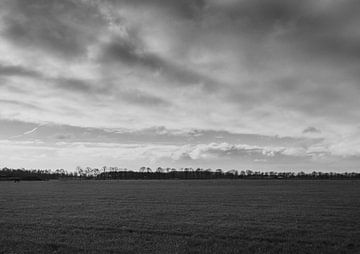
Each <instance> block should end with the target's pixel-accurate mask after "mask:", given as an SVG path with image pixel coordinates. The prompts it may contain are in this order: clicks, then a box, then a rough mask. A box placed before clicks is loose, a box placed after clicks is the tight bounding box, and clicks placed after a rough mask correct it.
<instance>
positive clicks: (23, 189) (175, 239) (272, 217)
mask: <svg viewBox="0 0 360 254" xmlns="http://www.w3.org/2000/svg"><path fill="white" fill-rule="evenodd" d="M0 253H294V254H295V253H360V181H357V180H82V181H81V180H66V181H61V180H53V181H41V182H26V181H21V182H19V183H13V182H0Z"/></svg>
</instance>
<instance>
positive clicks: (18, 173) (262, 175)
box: [0, 166, 360, 181]
mask: <svg viewBox="0 0 360 254" xmlns="http://www.w3.org/2000/svg"><path fill="white" fill-rule="evenodd" d="M52 179H79V180H91V179H92V180H111V179H184V180H185V179H360V173H355V172H351V173H348V172H345V173H336V172H321V171H313V172H310V173H305V172H303V171H301V172H275V171H268V172H266V171H253V170H249V169H248V170H240V171H239V170H235V169H233V170H228V171H224V170H222V169H216V170H213V169H203V168H196V169H194V168H180V169H176V168H162V167H158V168H156V169H152V168H150V167H141V168H140V169H139V170H136V171H133V170H128V169H126V168H118V167H106V166H104V167H102V168H92V167H84V168H83V167H80V166H78V167H76V169H75V171H66V170H64V169H56V170H49V169H47V170H39V169H36V170H27V169H11V168H6V167H5V168H2V169H0V180H14V181H20V180H29V181H30V180H34V181H35V180H52Z"/></svg>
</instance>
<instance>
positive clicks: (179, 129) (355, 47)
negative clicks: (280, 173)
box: [0, 0, 360, 167]
mask: <svg viewBox="0 0 360 254" xmlns="http://www.w3.org/2000/svg"><path fill="white" fill-rule="evenodd" d="M358 11H359V4H358V3H357V1H355V0H348V1H333V0H324V1H310V0H304V1H288V0H268V1H266V2H264V1H261V0H241V1H234V0H224V1H215V0H197V1H192V0H179V1H175V0H149V1H140V0H134V1H127V0H120V1H112V0H104V1H90V0H82V1H74V0H64V1H60V2H59V1H55V0H49V1H42V0H34V1H30V2H29V1H25V0H14V1H10V0H5V1H1V3H0V55H1V56H2V57H1V60H0V104H1V110H0V121H9V120H17V121H18V122H22V123H23V124H19V123H17V124H16V123H15V122H16V121H12V122H13V123H12V124H6V125H4V126H5V127H0V128H2V129H1V132H0V135H1V137H5V138H6V137H9V136H16V135H19V133H20V134H21V133H24V132H26V131H28V130H32V129H34V128H35V127H36V126H38V125H39V124H41V123H50V126H46V128H45V127H44V128H40V129H38V130H37V131H35V132H33V133H30V134H29V135H26V138H28V139H31V140H34V139H36V138H39V139H41V140H46V142H49V143H51V144H52V145H53V144H54V142H59V139H56V138H55V137H56V135H62V134H63V135H68V134H69V135H70V136H71V137H70V138H69V139H64V140H66V141H69V142H70V141H71V142H93V143H111V142H115V143H124V144H129V143H132V144H147V145H150V144H152V145H159V144H163V145H164V144H167V145H170V146H176V147H177V148H174V147H172V148H169V149H170V150H171V153H173V154H174V156H175V157H176V156H177V157H178V158H180V159H178V160H177V162H176V163H181V162H182V160H184V161H188V162H194V163H197V162H199V163H200V162H201V163H205V162H204V161H205V160H208V161H211V162H212V163H219V164H220V163H224V164H226V165H228V164H231V163H232V164H233V165H234V164H236V163H237V162H238V161H239V160H240V161H242V160H245V158H247V159H246V160H245V161H247V163H250V161H252V163H254V165H259V163H261V161H263V160H267V161H268V162H269V163H278V165H280V164H281V163H283V162H284V163H285V162H290V161H293V162H294V163H299V166H300V164H301V163H303V165H305V166H309V165H308V164H307V163H310V164H311V163H313V165H318V164H316V163H318V162H314V161H315V160H320V159H321V160H328V161H330V160H333V161H335V160H336V159H339V158H342V159H341V160H339V161H341V163H343V164H344V165H355V164H354V162H353V161H352V160H350V159H349V158H350V157H351V156H353V157H356V156H357V151H358V149H357V147H358V145H359V144H358V143H357V142H355V141H354V140H357V136H358V130H357V129H358V122H359V119H360V113H359V110H358V108H359V107H360V102H359V100H358V97H359V85H358V84H359V81H360V80H359V78H360V76H359V74H358V73H359V67H358V66H360V65H359V63H360V58H359V56H360V55H359V52H360V51H359V49H360V48H359V45H360V44H359V42H360V33H359V32H358V27H359V24H360V18H359V15H358ZM24 122H26V123H27V124H24ZM15 125H16V126H18V127H16V128H15V127H14V126H15ZM23 126H26V128H24V127H23ZM70 126H71V127H70ZM159 126H160V127H159ZM84 128H85V129H86V128H89V130H84ZM13 129H14V130H13ZM15 130H16V133H15ZM104 130H108V132H106V131H104ZM320 131H321V132H320ZM320 134H321V135H320ZM216 137H222V138H221V142H222V143H218V142H219V141H220V140H219V139H217V138H216ZM317 137H318V138H317ZM20 139H21V138H20ZM209 144H211V145H209ZM243 145H246V146H247V147H244V146H243ZM347 147H349V148H347ZM350 148H351V149H350ZM124 149H125V148H124ZM129 149H130V148H129ZM277 149H278V150H277ZM79 150H81V149H80V148H79ZM85 150H86V151H90V150H88V149H87V148H86V149H85V148H84V151H85ZM107 151H110V148H109V150H107ZM162 151H163V150H162ZM84 153H85V152H84ZM147 153H148V154H151V151H148V152H147ZM161 153H162V154H166V156H165V155H164V157H163V158H164V160H165V162H169V163H170V162H171V161H172V159H171V153H170V155H169V153H167V152H161ZM263 153H265V154H263ZM31 154H32V155H33V156H35V154H33V153H31ZM271 154H273V155H274V156H273V157H271V156H267V155H271ZM149 157H150V155H149ZM155 157H156V158H157V156H154V158H155ZM160 157H161V156H160ZM84 158H85V155H84ZM139 158H140V157H139ZM165 158H166V159H165ZM169 158H170V159H169ZM181 158H182V159H181ZM205 158H206V159H205ZM212 158H222V159H218V162H216V161H215V159H214V160H213V159H212ZM275 158H276V159H275ZM73 159H76V158H73ZM253 159H254V160H257V162H256V163H255V162H254V161H253ZM139 160H140V159H139ZM344 160H348V161H347V162H346V163H345V161H344ZM231 161H232V162H231ZM352 163H353V164H352ZM247 165H251V164H247ZM261 166H263V165H261ZM259 167H260V166H259Z"/></svg>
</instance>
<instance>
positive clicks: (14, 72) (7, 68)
mask: <svg viewBox="0 0 360 254" xmlns="http://www.w3.org/2000/svg"><path fill="white" fill-rule="evenodd" d="M0 76H29V77H39V76H41V75H40V74H39V73H38V72H36V71H33V70H30V69H28V68H25V67H22V66H17V65H2V64H0Z"/></svg>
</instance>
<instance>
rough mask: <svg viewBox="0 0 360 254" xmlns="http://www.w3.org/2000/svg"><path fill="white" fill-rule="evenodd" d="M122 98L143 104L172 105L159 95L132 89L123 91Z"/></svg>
mask: <svg viewBox="0 0 360 254" xmlns="http://www.w3.org/2000/svg"><path fill="white" fill-rule="evenodd" d="M120 94H121V98H122V99H123V100H125V101H127V102H130V103H133V104H138V105H141V106H150V107H151V106H170V105H171V104H170V102H168V101H167V100H164V99H162V98H160V97H158V96H155V95H151V94H148V93H146V92H143V91H140V90H137V89H130V90H125V91H122V92H121V93H120Z"/></svg>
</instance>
